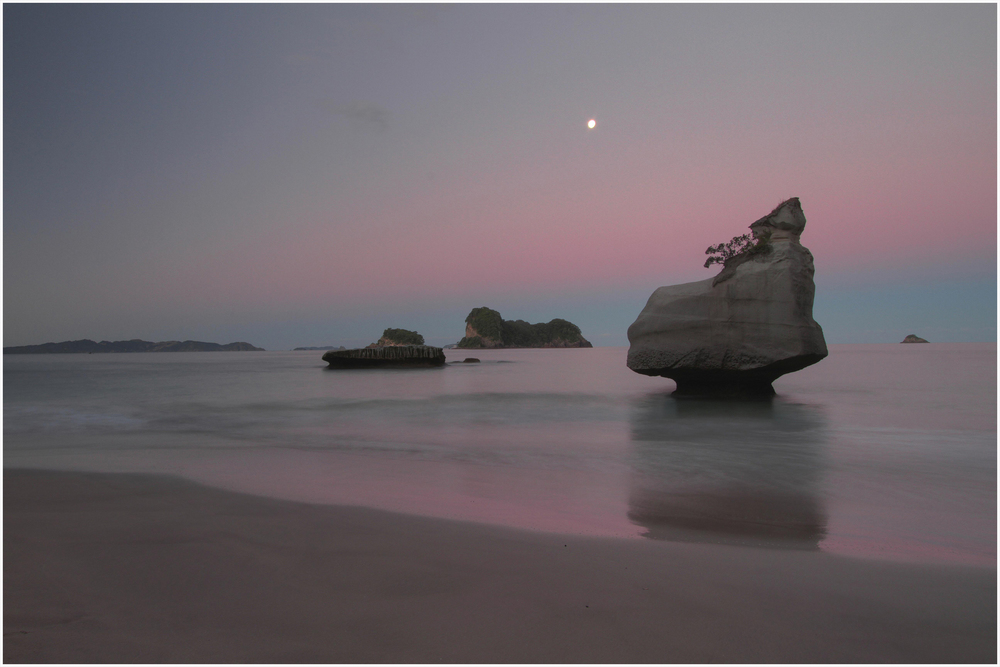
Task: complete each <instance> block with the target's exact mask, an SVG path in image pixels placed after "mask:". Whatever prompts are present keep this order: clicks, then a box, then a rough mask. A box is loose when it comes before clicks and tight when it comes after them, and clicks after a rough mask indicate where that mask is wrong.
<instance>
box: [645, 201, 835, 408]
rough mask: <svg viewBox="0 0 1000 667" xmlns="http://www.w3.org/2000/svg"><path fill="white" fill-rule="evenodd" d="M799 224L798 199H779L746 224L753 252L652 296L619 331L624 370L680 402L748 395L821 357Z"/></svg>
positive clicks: (767, 391)
mask: <svg viewBox="0 0 1000 667" xmlns="http://www.w3.org/2000/svg"><path fill="white" fill-rule="evenodd" d="M805 225H806V218H805V215H804V214H803V212H802V206H801V204H800V203H799V200H798V198H792V199H789V200H787V201H784V202H782V203H781V204H779V205H778V207H777V208H775V209H774V210H773V211H771V213H769V214H768V215H766V216H764V217H763V218H761V219H760V220H757V221H756V222H754V223H753V224H752V225H750V229H751V231H752V232H753V235H754V237H755V238H756V239H757V240H758V241H763V243H758V244H757V245H756V246H754V247H753V252H745V253H742V254H738V255H736V256H734V257H732V258H728V259H726V261H725V264H724V268H723V270H722V271H721V272H720V273H719V274H718V275H717V276H715V277H714V278H709V279H707V280H701V281H698V282H693V283H685V284H682V285H671V286H668V287H660V288H659V289H657V290H656V291H655V292H653V294H652V296H650V297H649V301H648V302H647V303H646V307H645V308H644V309H643V310H642V312H641V313H640V314H639V317H638V318H637V319H636V321H635V322H634V323H633V324H632V326H630V327H629V329H628V338H629V342H630V343H631V347H630V348H629V353H628V361H627V363H628V367H629V368H631V369H632V370H633V371H635V372H637V373H642V374H644V375H659V376H663V377H668V378H671V379H672V380H674V381H675V382H676V383H677V392H676V393H677V394H680V395H685V394H687V395H710V396H727V395H729V396H754V395H773V394H774V389H773V388H772V386H771V383H772V382H773V381H774V380H775V379H776V378H778V377H779V376H781V375H784V374H785V373H791V372H793V371H797V370H800V369H802V368H805V367H806V366H809V365H810V364H814V363H816V362H818V361H819V360H821V359H823V358H824V357H826V356H827V348H826V341H825V340H824V338H823V330H822V329H821V328H820V326H819V325H818V324H817V323H816V322H815V321H814V320H813V318H812V307H813V296H814V294H815V290H816V288H815V285H814V284H813V273H814V268H813V257H812V254H811V253H810V252H809V251H808V250H807V249H806V248H805V247H803V246H802V244H801V243H799V237H800V235H801V234H802V230H803V229H804V228H805ZM710 250H711V249H710Z"/></svg>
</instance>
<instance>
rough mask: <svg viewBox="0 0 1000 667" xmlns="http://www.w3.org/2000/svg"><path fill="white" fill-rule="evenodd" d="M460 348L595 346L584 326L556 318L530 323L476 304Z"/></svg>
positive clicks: (467, 322)
mask: <svg viewBox="0 0 1000 667" xmlns="http://www.w3.org/2000/svg"><path fill="white" fill-rule="evenodd" d="M456 347H460V348H487V349H491V348H510V347H593V345H591V344H590V341H588V340H587V339H586V338H584V337H583V333H582V332H581V331H580V327H578V326H576V325H575V324H573V323H572V322H568V321H566V320H563V319H559V318H556V319H554V320H551V321H549V322H540V323H538V324H529V323H528V322H525V321H524V320H505V319H503V317H501V315H500V313H499V312H497V311H495V310H493V309H492V308H487V307H485V306H483V307H482V308H473V309H472V312H470V313H469V315H468V317H466V318H465V338H463V339H462V340H460V341H459V342H458V344H457V345H456Z"/></svg>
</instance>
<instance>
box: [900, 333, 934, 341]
mask: <svg viewBox="0 0 1000 667" xmlns="http://www.w3.org/2000/svg"><path fill="white" fill-rule="evenodd" d="M900 342H901V343H929V342H930V341H929V340H924V339H923V338H921V337H920V336H917V335H915V334H910V335H909V336H907V337H906V338H904V339H903V340H901V341H900Z"/></svg>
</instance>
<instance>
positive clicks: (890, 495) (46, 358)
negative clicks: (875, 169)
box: [3, 343, 997, 565]
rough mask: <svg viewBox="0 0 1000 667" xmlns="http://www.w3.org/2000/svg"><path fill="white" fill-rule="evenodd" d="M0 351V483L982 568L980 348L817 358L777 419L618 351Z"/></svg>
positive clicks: (759, 406) (991, 351) (990, 362)
mask: <svg viewBox="0 0 1000 667" xmlns="http://www.w3.org/2000/svg"><path fill="white" fill-rule="evenodd" d="M446 352H447V355H448V360H449V362H460V361H461V360H462V359H463V358H465V357H467V356H473V355H474V356H475V357H477V358H479V359H481V363H477V364H463V363H449V364H448V365H446V366H445V367H443V368H437V369H410V370H368V371H352V370H337V371H333V370H328V369H327V368H326V364H324V363H323V362H322V360H321V358H320V357H321V355H322V353H321V352H262V353H249V352H237V353H221V352H219V353H159V354H157V353H146V354H117V355H113V354H108V355H23V356H22V355H7V356H5V357H4V359H3V375H4V380H3V381H4V385H3V386H4V404H3V416H4V420H3V430H4V441H3V451H4V465H5V466H7V467H34V468H49V469H64V470H91V471H103V472H155V473H170V474H178V475H181V476H184V477H187V478H190V479H193V480H196V481H198V482H202V483H205V484H209V485H212V486H216V487H221V488H225V489H230V490H235V491H241V492H248V493H254V494H260V495H267V496H273V497H278V498H285V499H292V500H303V501H308V502H318V503H334V504H351V505H362V506H369V507H376V508H381V509H388V510H393V511H399V512H407V513H414V514H422V515H429V516H438V517H446V518H454V519H463V520H473V521H480V522H487V523H495V524H501V525H507V526H513V527H519V528H527V529H532V530H541V531H553V532H566V533H576V534H586V535H603V536H620V537H631V538H635V539H660V540H676V541H693V542H712V543H722V544H738V545H748V546H753V547H759V548H794V549H808V550H819V551H827V552H831V553H837V554H844V555H849V556H854V557H862V558H879V559H890V560H902V561H920V562H949V563H966V564H976V565H995V564H996V539H997V536H996V525H997V514H996V510H997V495H996V491H997V487H996V481H997V479H996V473H997V431H996V425H997V414H996V407H997V396H996V387H997V374H996V371H997V366H996V344H995V343H984V344H976V343H965V344H939V343H932V344H929V345H899V344H896V345H832V346H830V356H829V357H828V358H827V359H825V360H823V361H822V362H820V363H819V364H817V365H814V366H811V367H809V368H807V369H804V370H802V371H799V372H797V373H793V374H790V375H786V376H784V377H782V378H780V379H779V380H778V381H777V382H775V389H776V391H777V392H778V396H777V397H775V398H774V399H773V400H770V401H759V402H739V401H706V400H696V399H675V398H673V397H672V396H671V395H670V394H671V392H672V391H673V388H674V385H673V382H672V381H670V380H667V379H664V378H649V377H645V376H641V375H638V374H635V373H633V372H631V371H629V370H628V369H627V368H626V367H625V358H626V353H627V349H626V348H594V349H583V350H575V349H573V350H477V351H473V352H470V351H459V350H449V351H446Z"/></svg>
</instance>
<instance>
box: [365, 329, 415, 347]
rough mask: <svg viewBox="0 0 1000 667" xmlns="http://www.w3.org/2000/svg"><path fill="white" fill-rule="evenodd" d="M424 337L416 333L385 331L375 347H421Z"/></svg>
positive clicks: (402, 330)
mask: <svg viewBox="0 0 1000 667" xmlns="http://www.w3.org/2000/svg"><path fill="white" fill-rule="evenodd" d="M423 344H424V337H423V336H421V335H420V334H418V333H417V332H416V331H408V330H406V329H386V330H385V331H383V332H382V338H380V339H379V341H378V343H376V345H423Z"/></svg>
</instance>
